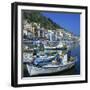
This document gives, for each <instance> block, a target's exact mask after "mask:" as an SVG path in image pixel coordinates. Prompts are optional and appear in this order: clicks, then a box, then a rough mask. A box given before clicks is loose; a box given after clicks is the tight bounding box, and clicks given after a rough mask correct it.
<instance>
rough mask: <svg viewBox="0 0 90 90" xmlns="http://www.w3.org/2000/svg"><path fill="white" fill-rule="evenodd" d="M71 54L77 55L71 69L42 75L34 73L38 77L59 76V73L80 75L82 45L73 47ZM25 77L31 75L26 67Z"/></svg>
mask: <svg viewBox="0 0 90 90" xmlns="http://www.w3.org/2000/svg"><path fill="white" fill-rule="evenodd" d="M71 56H76V57H77V62H76V64H75V66H74V67H72V68H71V69H69V70H64V71H62V72H57V73H53V74H42V75H34V76H35V77H36V76H57V75H79V74H80V46H79V45H78V46H77V47H74V48H73V49H71ZM24 66H25V65H24ZM25 68H26V66H25ZM34 76H30V77H34ZM24 77H29V74H28V71H27V70H26V69H25V70H24Z"/></svg>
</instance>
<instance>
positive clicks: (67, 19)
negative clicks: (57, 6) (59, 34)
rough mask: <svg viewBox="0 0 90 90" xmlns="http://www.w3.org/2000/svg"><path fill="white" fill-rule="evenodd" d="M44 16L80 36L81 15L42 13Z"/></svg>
mask: <svg viewBox="0 0 90 90" xmlns="http://www.w3.org/2000/svg"><path fill="white" fill-rule="evenodd" d="M42 14H43V15H44V16H46V17H48V18H50V19H51V20H52V21H54V22H55V23H57V24H58V25H60V26H61V27H63V28H65V29H67V30H68V31H70V32H73V33H74V34H75V35H80V14H77V13H62V12H61V13H60V12H59V13H56V12H42Z"/></svg>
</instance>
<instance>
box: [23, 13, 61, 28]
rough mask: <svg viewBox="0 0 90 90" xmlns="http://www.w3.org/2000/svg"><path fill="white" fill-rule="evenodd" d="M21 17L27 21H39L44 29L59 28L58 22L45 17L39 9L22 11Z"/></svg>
mask: <svg viewBox="0 0 90 90" xmlns="http://www.w3.org/2000/svg"><path fill="white" fill-rule="evenodd" d="M23 18H24V20H27V21H28V23H33V22H35V23H39V24H40V26H41V27H44V28H46V29H52V30H55V29H58V28H61V27H60V26H59V25H58V24H56V23H55V22H53V21H52V20H51V19H50V18H47V17H45V16H44V15H43V14H42V12H40V11H30V12H28V11H23Z"/></svg>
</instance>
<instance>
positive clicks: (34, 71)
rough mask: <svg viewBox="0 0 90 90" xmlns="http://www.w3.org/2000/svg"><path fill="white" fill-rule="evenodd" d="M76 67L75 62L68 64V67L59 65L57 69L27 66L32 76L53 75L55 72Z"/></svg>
mask: <svg viewBox="0 0 90 90" xmlns="http://www.w3.org/2000/svg"><path fill="white" fill-rule="evenodd" d="M74 65H75V62H70V63H67V64H66V65H58V66H55V67H37V66H33V65H28V64H27V65H26V66H27V70H28V73H29V75H30V76H33V75H41V74H51V73H55V72H60V71H64V70H67V69H70V68H72V67H73V66H74Z"/></svg>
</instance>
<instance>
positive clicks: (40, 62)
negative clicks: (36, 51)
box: [26, 54, 77, 76]
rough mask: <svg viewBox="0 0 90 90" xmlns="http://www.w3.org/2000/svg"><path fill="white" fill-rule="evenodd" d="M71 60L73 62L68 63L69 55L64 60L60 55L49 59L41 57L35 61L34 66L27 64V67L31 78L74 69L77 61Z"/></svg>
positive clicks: (73, 58)
mask: <svg viewBox="0 0 90 90" xmlns="http://www.w3.org/2000/svg"><path fill="white" fill-rule="evenodd" d="M71 58H72V60H68V61H67V54H66V55H64V57H63V60H62V59H61V58H59V55H58V54H57V55H55V56H54V57H49V58H46V57H43V58H41V57H39V58H37V59H36V60H35V62H34V64H27V65H26V67H27V70H28V73H29V75H30V76H33V75H41V74H53V73H56V72H61V71H64V70H67V69H70V68H72V67H73V66H74V65H75V63H76V61H77V60H76V58H75V57H71ZM71 58H70V59H71Z"/></svg>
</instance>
